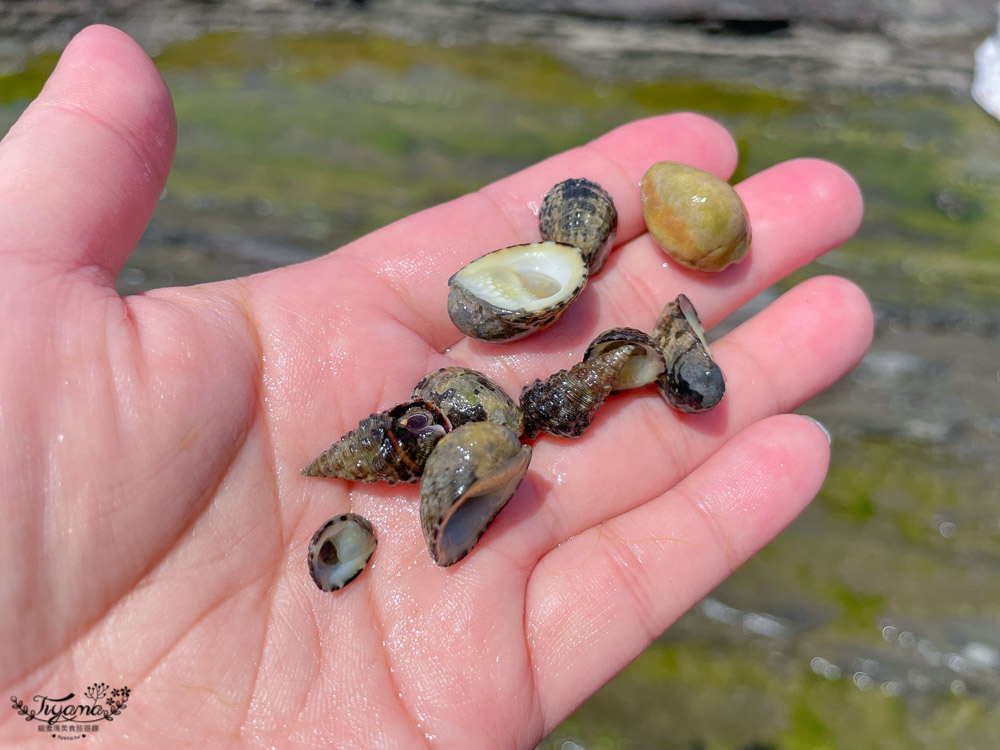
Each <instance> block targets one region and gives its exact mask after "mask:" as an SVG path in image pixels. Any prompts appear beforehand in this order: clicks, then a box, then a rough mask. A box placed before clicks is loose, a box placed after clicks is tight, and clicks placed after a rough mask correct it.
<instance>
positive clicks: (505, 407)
mask: <svg viewBox="0 0 1000 750" xmlns="http://www.w3.org/2000/svg"><path fill="white" fill-rule="evenodd" d="M413 398H415V399H423V400H424V401H430V402H431V403H432V404H434V405H435V406H437V407H438V408H439V409H440V410H441V411H442V412H443V413H444V415H445V416H446V417H447V418H448V421H449V422H451V426H452V428H455V427H460V426H462V425H463V424H466V423H467V422H496V423H497V424H502V425H503V426H504V427H507V428H508V429H509V430H511V432H513V433H514V434H515V435H520V434H521V433H522V432H524V412H522V411H521V407H520V406H518V405H517V404H516V403H515V402H514V400H513V399H512V398H511V397H510V396H508V395H507V394H506V393H505V392H504V390H503V388H501V387H500V386H499V385H497V384H496V383H494V382H493V381H492V380H490V379H489V378H488V377H486V376H485V375H484V374H483V373H481V372H478V371H476V370H470V369H469V368H467V367H442V368H441V369H440V370H435V371H434V372H432V373H431V374H430V375H427V376H426V377H425V378H424V379H423V380H421V381H420V382H419V383H417V386H416V388H414V389H413Z"/></svg>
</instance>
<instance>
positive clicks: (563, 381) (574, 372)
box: [521, 345, 634, 438]
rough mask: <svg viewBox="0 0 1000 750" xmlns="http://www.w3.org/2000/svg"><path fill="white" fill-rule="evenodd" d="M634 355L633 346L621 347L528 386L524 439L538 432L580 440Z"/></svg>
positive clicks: (523, 406)
mask: <svg viewBox="0 0 1000 750" xmlns="http://www.w3.org/2000/svg"><path fill="white" fill-rule="evenodd" d="M633 352H634V347H633V346H632V345H628V346H621V347H618V348H615V349H612V350H611V351H609V352H607V353H605V354H601V355H599V356H596V357H592V358H591V359H588V360H586V361H584V362H580V363H578V364H575V365H573V367H571V368H570V369H569V370H560V371H559V372H557V373H555V374H554V375H550V376H549V377H548V378H546V379H545V380H536V381H535V382H534V383H531V384H529V385H526V386H525V387H524V390H522V391H521V409H523V410H524V434H525V437H528V438H533V437H535V436H536V435H537V434H538V433H539V432H547V433H548V434H550V435H556V436H558V437H566V438H575V437H580V436H581V435H582V434H583V432H584V430H586V429H587V427H589V426H590V422H591V420H592V419H593V418H594V414H595V412H596V411H597V410H598V409H599V408H600V406H601V404H603V403H604V400H605V399H606V398H607V397H608V394H609V393H611V391H612V389H613V388H614V387H615V383H616V382H617V381H618V375H619V373H620V372H621V370H622V368H623V367H624V366H625V363H626V362H627V361H628V359H629V357H631V356H632V354H633Z"/></svg>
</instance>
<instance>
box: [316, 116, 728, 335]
mask: <svg viewBox="0 0 1000 750" xmlns="http://www.w3.org/2000/svg"><path fill="white" fill-rule="evenodd" d="M736 157H737V154H736V145H735V143H734V142H733V139H732V137H731V136H730V135H729V133H728V132H727V131H726V130H725V129H724V128H723V127H722V126H721V125H719V124H718V123H717V122H715V121H714V120H710V119H708V118H707V117H703V116H701V115H696V114H691V113H677V114H671V115H661V116H658V117H652V118H649V119H646V120H640V121H638V122H633V123H630V124H628V125H623V126H621V127H619V128H617V129H615V130H612V131H611V132H609V133H607V134H605V135H603V136H601V137H600V138H597V139H596V140H594V141H591V142H590V143H588V144H586V145H583V146H579V147H577V148H574V149H571V150H570V151H566V152H563V153H561V154H557V155H556V156H553V157H551V158H549V159H546V160H545V161H542V162H540V163H538V164H536V165H534V166H532V167H529V168H527V169H525V170H523V171H521V172H518V173H517V174H515V175H512V176H510V177H507V178H505V179H502V180H499V181H498V182H494V183H492V184H490V185H487V186H486V187H484V188H482V189H481V190H479V191H478V192H476V193H470V194H468V195H465V196H463V197H461V198H458V199H456V200H453V201H450V202H448V203H444V204H442V205H440V206H436V207H434V208H431V209H428V210H426V211H422V212H421V213H418V214H415V215H413V216H411V217H409V218H407V219H404V220H402V221H398V222H396V223H395V224H391V225H389V226H387V227H385V228H383V229H380V230H378V231H376V232H373V233H372V234H370V235H367V236H365V237H362V238H361V239H359V240H357V241H356V242H353V243H351V244H350V245H347V246H346V247H344V248H342V249H341V250H338V251H337V252H336V253H334V254H332V255H329V256H326V257H324V258H322V259H320V260H319V261H317V263H319V264H320V265H319V268H318V269H317V268H316V267H315V266H313V265H312V264H309V265H310V269H311V272H312V273H316V272H317V270H318V273H320V274H322V273H324V271H326V270H327V269H332V268H333V266H334V264H336V263H338V262H343V261H346V260H348V259H351V260H357V261H358V262H360V263H363V264H364V266H365V267H366V268H367V269H369V270H370V271H371V272H372V273H373V274H375V275H376V276H377V277H378V278H379V279H380V280H381V281H382V283H383V284H385V285H386V286H387V287H388V288H389V290H390V292H391V293H393V294H394V295H395V296H397V297H398V300H399V304H400V310H401V312H405V314H406V316H407V319H408V320H409V321H412V323H411V327H412V328H413V329H414V330H415V331H416V332H417V333H419V334H420V335H421V336H422V337H423V338H424V339H425V340H426V341H427V342H428V344H430V345H431V346H433V347H434V348H435V349H437V350H438V351H443V350H444V349H446V348H447V347H449V346H450V345H452V344H454V343H455V342H456V341H458V340H459V339H461V338H462V334H461V333H460V332H459V331H458V329H456V328H455V326H454V325H453V324H452V322H451V320H450V319H449V317H448V313H447V297H448V284H447V281H448V277H450V276H451V275H452V274H453V273H455V271H457V270H458V269H459V268H461V267H462V266H463V265H465V264H466V263H468V262H469V261H471V260H474V259H475V258H478V257H479V256H481V255H484V254H486V253H488V252H491V251H493V250H496V249H498V248H501V247H506V246H508V245H516V244H519V243H523V242H535V241H537V240H539V239H540V234H539V230H538V208H539V206H540V205H541V202H542V199H543V197H544V196H545V193H546V192H548V190H549V189H550V188H551V187H552V186H553V185H554V184H556V183H557V182H561V181H562V180H565V179H567V178H570V177H586V178H587V179H589V180H592V181H594V182H596V183H598V184H599V185H601V186H602V187H603V188H604V189H605V190H607V191H608V192H609V193H610V194H611V196H612V198H613V199H614V201H615V206H616V207H617V209H618V221H619V224H618V237H617V239H616V246H620V245H622V244H624V243H626V242H628V241H629V240H631V239H634V238H635V237H637V236H639V235H640V234H641V233H642V232H643V231H644V230H645V225H644V222H643V218H642V207H641V204H640V200H639V191H638V189H637V186H638V184H639V181H640V180H641V179H642V175H643V173H644V172H645V171H646V169H648V168H649V165H650V164H652V163H653V162H656V161H682V162H684V163H685V164H690V165H692V166H695V167H698V168H700V169H704V170H706V171H708V172H712V173H713V174H715V175H717V176H719V177H722V178H723V179H726V178H728V177H729V176H730V174H732V171H733V170H734V169H735V168H736ZM614 252H615V251H612V253H614Z"/></svg>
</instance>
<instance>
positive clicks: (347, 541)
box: [306, 513, 378, 591]
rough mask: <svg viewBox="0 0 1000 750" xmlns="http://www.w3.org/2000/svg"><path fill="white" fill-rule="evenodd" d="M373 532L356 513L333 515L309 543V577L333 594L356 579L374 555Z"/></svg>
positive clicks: (368, 524)
mask: <svg viewBox="0 0 1000 750" xmlns="http://www.w3.org/2000/svg"><path fill="white" fill-rule="evenodd" d="M376 544H378V541H377V540H376V539H375V530H374V529H373V528H372V525H371V524H370V523H369V522H368V519H366V518H363V517H362V516H359V515H357V514H356V513H344V514H342V515H339V516H334V517H333V518H331V519H330V520H329V521H327V522H326V523H324V524H323V525H322V526H320V527H319V528H318V529H317V530H316V533H315V534H313V537H312V540H311V541H310V542H309V552H308V554H307V555H306V560H307V561H308V563H309V575H310V576H312V579H313V581H314V582H315V583H316V585H317V586H319V588H320V589H322V590H323V591H337V590H338V589H342V588H344V586H346V585H347V584H349V583H350V582H351V581H353V580H354V579H355V578H357V577H358V574H359V573H361V571H362V570H364V568H365V566H366V565H367V564H368V561H369V560H370V559H371V556H372V553H374V552H375V545H376Z"/></svg>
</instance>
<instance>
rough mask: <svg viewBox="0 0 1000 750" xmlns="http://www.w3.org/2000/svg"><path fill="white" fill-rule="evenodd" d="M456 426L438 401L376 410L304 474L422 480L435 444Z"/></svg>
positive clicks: (392, 481)
mask: <svg viewBox="0 0 1000 750" xmlns="http://www.w3.org/2000/svg"><path fill="white" fill-rule="evenodd" d="M450 429H451V424H450V423H449V422H448V418H447V417H445V416H444V414H442V413H441V410H440V409H438V408H437V407H436V406H435V405H434V404H432V403H429V402H427V401H422V400H420V399H417V400H415V401H410V402H408V403H405V404H398V405H397V406H394V407H393V408H392V409H390V410H389V411H382V412H378V413H376V414H372V415H371V416H369V417H366V418H365V419H362V420H361V422H359V423H358V426H357V427H356V428H355V429H353V430H351V431H350V432H348V433H347V434H346V435H344V436H343V437H342V438H340V440H338V441H337V442H336V443H334V444H333V445H331V446H330V447H329V448H328V449H327V450H325V451H324V452H323V453H322V454H320V455H319V456H318V457H317V458H315V459H314V460H313V461H312V462H311V463H310V464H309V465H308V466H306V467H305V468H304V469H303V470H302V473H303V474H305V475H306V476H309V477H333V478H336V479H348V480H351V481H354V482H378V481H380V480H384V481H385V482H387V483H388V484H396V483H397V482H416V481H417V479H418V478H419V477H420V474H421V472H422V471H423V468H424V462H425V461H426V460H427V456H429V455H430V453H431V451H432V450H433V449H434V445H435V444H436V443H437V441H438V440H440V439H441V437H442V436H444V435H445V433H447V432H448V431H449V430H450Z"/></svg>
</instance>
